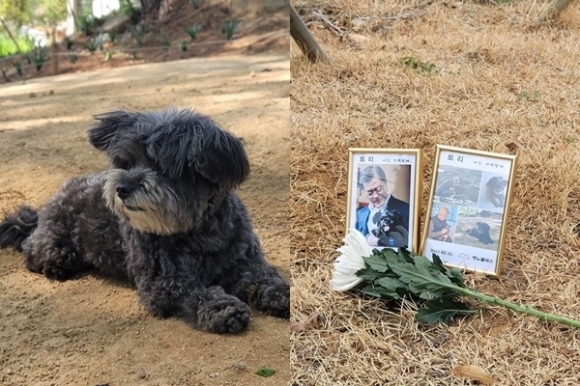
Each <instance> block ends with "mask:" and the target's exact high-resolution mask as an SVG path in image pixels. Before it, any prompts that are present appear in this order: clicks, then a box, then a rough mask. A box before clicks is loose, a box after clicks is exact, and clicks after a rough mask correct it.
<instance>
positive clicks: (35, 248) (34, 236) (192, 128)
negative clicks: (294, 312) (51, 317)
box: [0, 109, 290, 333]
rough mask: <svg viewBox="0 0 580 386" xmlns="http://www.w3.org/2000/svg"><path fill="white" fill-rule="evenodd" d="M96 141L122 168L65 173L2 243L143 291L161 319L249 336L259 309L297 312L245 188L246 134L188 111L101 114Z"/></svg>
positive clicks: (61, 267) (18, 214) (61, 270)
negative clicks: (259, 233) (243, 137)
mask: <svg viewBox="0 0 580 386" xmlns="http://www.w3.org/2000/svg"><path fill="white" fill-rule="evenodd" d="M95 118H96V122H95V124H94V125H93V127H91V128H90V129H89V130H88V141H89V143H90V144H91V145H92V146H93V147H94V148H96V149H97V150H100V151H102V152H103V153H104V154H106V155H107V156H108V157H109V160H110V168H108V169H106V170H102V171H98V172H94V173H92V174H88V175H84V176H78V177H76V178H73V179H70V180H69V181H67V182H65V183H64V185H63V186H62V188H61V189H60V191H58V192H56V194H55V195H54V196H53V197H52V198H51V199H50V200H49V201H48V202H47V203H46V204H45V205H44V206H42V207H41V208H31V207H28V206H22V207H21V208H20V209H19V210H17V211H15V212H14V213H12V214H9V215H8V216H6V217H5V218H4V220H3V221H2V222H0V248H8V247H11V248H13V249H15V250H16V251H19V252H21V253H22V254H23V255H24V263H25V265H26V267H27V268H28V269H29V270H30V271H31V272H35V273H39V274H43V275H45V276H46V277H47V278H49V279H52V280H56V281H66V280H70V279H74V278H78V277H80V276H83V275H86V274H89V273H92V274H96V275H101V276H104V277H108V278H113V279H117V280H120V281H123V282H126V283H128V284H130V285H132V286H133V287H134V288H136V290H137V292H138V295H139V300H140V302H141V304H142V305H143V306H144V308H145V309H146V310H147V311H148V312H149V313H150V314H152V315H154V316H157V317H163V318H165V317H178V318H181V319H182V320H184V321H185V322H187V323H188V324H189V325H191V326H192V327H194V328H196V329H200V330H203V331H208V332H212V333H240V332H242V331H244V330H246V329H247V328H248V325H249V323H250V317H251V311H250V307H252V308H254V309H255V310H258V311H261V312H263V313H265V314H269V315H273V316H277V317H281V318H286V319H288V318H289V317H290V286H289V283H288V281H287V279H286V278H285V277H283V276H282V274H281V273H280V272H279V271H278V270H277V269H276V268H275V267H273V266H272V265H270V263H269V262H268V261H267V260H266V257H265V256H264V252H263V250H262V246H261V243H260V240H259V238H258V236H257V235H256V233H255V232H254V229H253V225H252V221H251V218H250V214H249V212H248V209H247V208H246V206H245V205H244V203H243V202H242V200H241V199H240V197H239V196H238V194H237V193H236V188H237V187H238V186H239V185H241V184H242V183H243V182H244V181H246V180H247V178H248V176H249V173H250V163H249V159H248V156H247V154H246V151H245V148H244V142H243V141H242V140H241V139H240V138H238V137H236V136H234V135H233V134H232V133H230V132H228V131H225V130H224V129H222V128H221V127H219V126H218V125H217V124H216V123H215V122H214V121H213V120H212V119H211V118H210V117H208V116H206V115H202V114H200V113H198V112H195V111H192V110H189V109H186V110H182V111H177V110H175V109H168V110H161V111H150V112H134V111H127V110H118V111H112V112H109V113H105V114H102V115H98V116H96V117H95Z"/></svg>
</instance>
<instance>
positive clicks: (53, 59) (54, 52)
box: [50, 26, 59, 75]
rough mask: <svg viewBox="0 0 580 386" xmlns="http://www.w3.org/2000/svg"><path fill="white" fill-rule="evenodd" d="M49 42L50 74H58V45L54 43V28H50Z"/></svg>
mask: <svg viewBox="0 0 580 386" xmlns="http://www.w3.org/2000/svg"><path fill="white" fill-rule="evenodd" d="M50 40H51V42H50V53H51V55H50V73H51V74H52V75H57V74H58V48H59V47H58V43H57V42H56V27H55V26H53V27H52V31H51V39H50Z"/></svg>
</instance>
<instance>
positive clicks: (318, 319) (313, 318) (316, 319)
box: [304, 312, 322, 328]
mask: <svg viewBox="0 0 580 386" xmlns="http://www.w3.org/2000/svg"><path fill="white" fill-rule="evenodd" d="M304 324H305V325H310V326H312V327H314V328H319V327H321V326H322V314H321V313H320V312H315V313H313V314H312V315H310V316H309V317H308V318H307V319H306V320H305V321H304Z"/></svg>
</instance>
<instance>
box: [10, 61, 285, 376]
mask: <svg viewBox="0 0 580 386" xmlns="http://www.w3.org/2000/svg"><path fill="white" fill-rule="evenodd" d="M289 76H290V75H289V57H288V53H287V52H286V53H282V54H279V55H278V54H273V53H271V54H261V55H257V56H245V57H241V56H227V57H226V56H224V57H220V58H208V59H189V60H184V61H178V62H170V63H155V64H144V65H138V66H132V67H124V68H116V69H111V70H106V71H103V70H101V71H96V72H86V73H81V74H65V75H59V76H55V77H49V78H38V79H32V80H28V81H27V82H26V83H25V84H21V83H20V82H19V83H10V84H8V85H2V86H0V111H2V113H1V114H0V210H10V209H12V208H13V206H15V205H18V204H20V203H24V202H26V203H29V204H31V205H34V206H38V205H41V204H42V203H43V202H45V201H46V200H47V199H48V198H49V197H50V196H51V195H52V194H53V193H54V192H55V191H56V190H57V189H58V188H59V186H60V185H61V184H62V183H63V182H64V181H65V180H66V179H68V178H69V177H72V176H76V175H79V174H82V173H87V172H91V171H95V170H98V169H101V168H105V167H106V166H107V162H106V159H105V157H104V156H102V155H101V154H99V153H97V152H96V151H95V150H93V149H92V148H91V147H90V145H89V144H88V143H87V141H86V137H85V130H86V129H87V128H88V127H89V125H90V124H91V116H92V115H93V114H97V113H101V112H105V111H108V110H111V109H115V108H119V107H125V108H129V109H137V110H145V109H158V108H163V107H166V106H168V105H174V106H176V107H179V108H181V107H195V108H197V109H199V111H201V112H203V113H207V114H210V115H212V116H213V117H214V118H215V119H216V120H217V122H218V123H220V124H221V125H223V126H224V127H226V128H227V129H229V130H231V131H233V132H234V133H235V134H237V135H240V136H242V137H244V138H245V140H246V144H247V149H248V154H249V156H250V162H251V166H252V176H251V178H250V180H249V181H248V182H247V183H245V184H244V185H243V186H242V187H241V189H240V194H241V196H242V198H243V199H244V200H245V202H246V204H247V205H248V207H249V210H250V212H251V215H252V217H253V221H254V225H255V228H256V231H257V233H258V235H259V236H260V237H261V240H262V243H263V246H264V249H265V252H266V255H267V257H268V258H269V260H270V261H271V262H272V263H273V264H274V265H275V266H277V267H279V268H280V269H281V270H282V272H283V273H284V274H285V275H286V276H288V277H289V275H290V269H289V265H290V253H289V235H288V200H289V185H288V181H289V165H288V158H289V120H288V117H289V109H290V103H289V96H290V93H289ZM0 320H1V323H0V384H1V385H4V386H16V385H22V386H24V385H26V386H34V385H37V386H41V385H42V386H48V385H90V386H94V385H110V386H120V385H123V386H124V385H188V386H190V385H252V386H253V385H285V384H287V380H288V379H289V330H288V323H287V322H286V321H284V320H280V319H277V318H273V317H269V316H265V315H261V314H259V313H254V314H253V319H252V322H251V325H250V328H249V331H247V332H246V333H244V334H241V335H239V336H221V335H215V334H208V333H203V332H199V331H195V330H193V329H192V328H190V327H189V326H187V325H186V324H185V323H184V322H182V321H180V320H177V319H167V320H160V319H156V318H154V317H151V316H149V315H148V314H147V313H146V312H145V311H144V310H143V309H142V308H141V307H140V305H139V304H138V302H137V295H136V293H135V292H134V291H133V290H132V289H129V288H124V287H122V286H119V285H116V284H111V283H108V282H105V281H103V280H99V279H95V278H93V277H91V276H89V277H85V278H83V279H80V280H74V281H68V282H65V283H53V282H50V281H48V280H47V279H45V278H44V277H42V276H39V275H36V274H32V273H30V272H28V271H27V270H26V269H25V268H24V266H23V262H22V258H21V256H20V255H19V254H17V253H13V252H9V251H2V252H1V253H0ZM262 367H268V368H271V369H274V370H275V371H276V373H275V374H274V375H273V376H271V377H269V378H262V377H260V376H258V375H256V374H255V372H256V371H257V370H259V369H260V368H262Z"/></svg>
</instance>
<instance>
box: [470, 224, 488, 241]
mask: <svg viewBox="0 0 580 386" xmlns="http://www.w3.org/2000/svg"><path fill="white" fill-rule="evenodd" d="M475 225H476V226H475V228H471V229H470V230H469V231H467V233H468V234H469V235H470V236H472V237H475V238H476V239H478V240H479V241H480V242H482V243H484V244H493V240H492V239H491V235H490V234H489V231H490V229H491V228H490V226H489V224H487V223H484V222H479V221H478V222H476V223H475Z"/></svg>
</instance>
